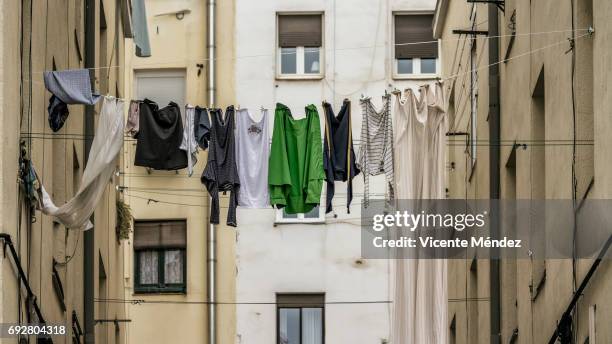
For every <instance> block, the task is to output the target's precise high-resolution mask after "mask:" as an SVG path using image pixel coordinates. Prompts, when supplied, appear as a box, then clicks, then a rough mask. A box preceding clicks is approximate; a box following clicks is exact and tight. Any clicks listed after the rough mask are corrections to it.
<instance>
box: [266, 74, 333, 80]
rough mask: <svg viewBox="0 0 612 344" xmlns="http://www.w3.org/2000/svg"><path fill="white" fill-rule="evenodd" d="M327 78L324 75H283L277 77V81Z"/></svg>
mask: <svg viewBox="0 0 612 344" xmlns="http://www.w3.org/2000/svg"><path fill="white" fill-rule="evenodd" d="M324 77H325V76H324V75H323V74H312V75H309V74H298V75H288V74H281V75H276V78H275V79H276V80H323V78H324Z"/></svg>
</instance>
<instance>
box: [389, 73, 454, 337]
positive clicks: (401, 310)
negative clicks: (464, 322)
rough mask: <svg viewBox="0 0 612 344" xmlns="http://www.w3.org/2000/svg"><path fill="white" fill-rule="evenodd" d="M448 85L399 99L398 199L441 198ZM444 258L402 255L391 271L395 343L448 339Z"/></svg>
mask: <svg viewBox="0 0 612 344" xmlns="http://www.w3.org/2000/svg"><path fill="white" fill-rule="evenodd" d="M444 99H445V98H444V93H443V87H442V85H441V84H440V83H437V84H436V86H435V92H434V90H433V89H432V87H431V86H423V87H421V88H420V95H419V98H417V96H416V95H415V94H414V92H413V91H412V90H410V89H408V90H406V93H405V95H404V97H403V98H402V99H400V97H399V96H398V97H396V100H395V109H394V110H395V111H394V116H393V117H394V125H393V127H394V128H395V130H396V135H395V140H394V154H395V159H394V161H395V168H394V170H395V195H396V198H397V199H398V200H401V199H404V200H411V199H441V198H444V197H445V193H444V180H445V178H444V173H445V169H444V166H445V160H446V150H445V149H446V147H445V138H446V134H445V133H446V130H447V116H446V113H445V111H446V107H445V104H444ZM446 270H447V266H446V260H444V259H397V260H395V261H394V267H393V269H392V271H393V272H394V273H393V275H392V276H393V278H394V282H393V283H392V285H393V289H394V290H393V296H394V297H393V313H392V323H391V329H392V330H391V343H393V344H446V343H447V342H448V324H447V319H448V315H447V312H448V306H447V302H448V301H447V295H448V291H447V275H446V273H447V272H446Z"/></svg>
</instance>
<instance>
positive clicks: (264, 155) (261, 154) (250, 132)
mask: <svg viewBox="0 0 612 344" xmlns="http://www.w3.org/2000/svg"><path fill="white" fill-rule="evenodd" d="M261 114H262V117H261V119H260V120H259V122H255V121H254V120H253V117H252V116H251V113H250V112H249V110H248V109H239V110H238V111H236V162H237V164H238V177H239V178H240V191H239V192H238V206H240V207H245V208H267V207H270V196H269V193H268V160H269V159H270V135H269V130H268V127H269V125H268V110H266V109H264V110H262V112H261Z"/></svg>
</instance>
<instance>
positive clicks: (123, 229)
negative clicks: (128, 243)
mask: <svg viewBox="0 0 612 344" xmlns="http://www.w3.org/2000/svg"><path fill="white" fill-rule="evenodd" d="M131 230H132V209H131V208H130V206H129V205H127V204H126V203H125V202H124V201H123V200H122V199H117V238H118V239H119V240H126V239H129V237H130V231H131Z"/></svg>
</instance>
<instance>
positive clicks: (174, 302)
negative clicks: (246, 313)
mask: <svg viewBox="0 0 612 344" xmlns="http://www.w3.org/2000/svg"><path fill="white" fill-rule="evenodd" d="M94 301H95V302H97V303H129V304H133V305H142V304H170V305H184V304H188V305H209V304H214V305H232V306H237V305H261V306H278V305H285V306H289V307H290V306H307V305H309V303H308V302H305V303H304V302H299V303H297V302H296V303H291V302H271V301H269V302H266V301H252V302H249V301H242V302H240V301H235V302H229V301H217V302H209V301H187V300H163V299H155V300H145V299H121V298H95V299H94ZM448 301H449V302H488V301H489V298H482V297H481V298H478V297H476V298H449V299H448ZM389 303H393V301H390V300H372V301H325V302H316V303H312V304H313V305H321V304H323V305H364V304H389Z"/></svg>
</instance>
